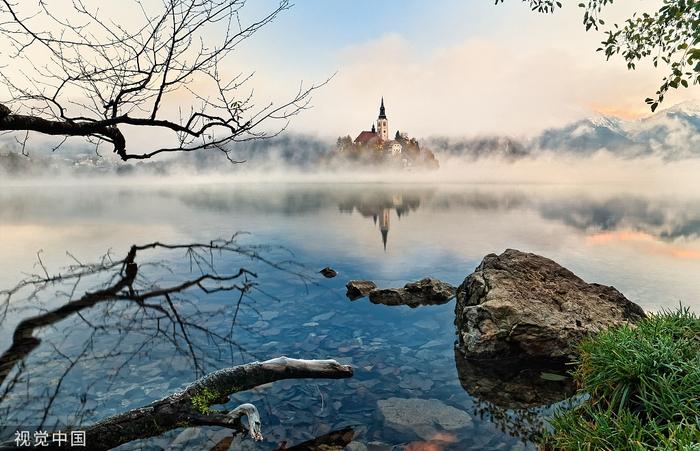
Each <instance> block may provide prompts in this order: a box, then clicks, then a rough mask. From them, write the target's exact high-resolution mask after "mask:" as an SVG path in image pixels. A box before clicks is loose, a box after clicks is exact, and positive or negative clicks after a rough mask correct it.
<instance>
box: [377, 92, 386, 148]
mask: <svg viewBox="0 0 700 451" xmlns="http://www.w3.org/2000/svg"><path fill="white" fill-rule="evenodd" d="M377 134H379V138H381V140H382V141H388V140H389V120H388V119H387V118H386V111H385V110H384V97H382V104H381V106H380V107H379V117H378V118H377Z"/></svg>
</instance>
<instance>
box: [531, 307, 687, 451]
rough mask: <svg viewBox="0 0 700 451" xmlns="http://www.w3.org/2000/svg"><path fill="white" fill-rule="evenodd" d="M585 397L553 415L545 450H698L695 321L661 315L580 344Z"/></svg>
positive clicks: (680, 313)
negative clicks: (551, 429)
mask: <svg viewBox="0 0 700 451" xmlns="http://www.w3.org/2000/svg"><path fill="white" fill-rule="evenodd" d="M578 355H579V358H578V361H577V362H576V366H575V370H574V371H573V377H574V380H575V381H576V383H577V384H578V387H579V389H580V391H581V393H582V394H585V396H586V397H587V399H586V400H585V401H584V402H583V403H582V404H581V405H579V406H578V407H576V408H574V409H571V410H568V411H561V412H559V413H557V414H556V415H555V417H554V419H553V420H552V425H553V426H554V432H553V433H552V434H550V435H549V436H548V437H547V438H546V439H545V442H544V444H543V448H544V449H574V450H593V449H595V450H598V449H606V450H647V449H660V450H698V451H700V318H698V316H696V315H695V314H693V313H692V312H690V310H689V309H687V308H683V307H679V309H678V310H677V311H673V312H669V311H666V312H661V313H658V314H654V315H652V316H650V317H649V318H647V319H644V320H642V321H641V322H639V323H637V324H636V325H635V326H624V327H620V328H615V329H610V330H607V331H604V332H601V333H599V334H597V335H596V336H594V337H592V338H589V339H588V340H585V341H584V342H582V343H581V344H580V345H579V352H578Z"/></svg>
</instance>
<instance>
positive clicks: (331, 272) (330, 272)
mask: <svg viewBox="0 0 700 451" xmlns="http://www.w3.org/2000/svg"><path fill="white" fill-rule="evenodd" d="M319 272H320V273H321V275H322V276H323V277H325V278H326V279H332V278H333V277H335V276H337V275H338V272H337V271H336V270H335V269H333V268H330V267H328V266H326V267H325V268H323V269H322V270H320V271H319Z"/></svg>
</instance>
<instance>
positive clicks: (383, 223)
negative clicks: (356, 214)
mask: <svg viewBox="0 0 700 451" xmlns="http://www.w3.org/2000/svg"><path fill="white" fill-rule="evenodd" d="M390 214H391V210H389V209H388V208H385V209H383V210H382V218H381V220H380V221H379V230H380V231H381V232H382V242H383V243H384V251H385V252H386V239H387V236H389V216H390Z"/></svg>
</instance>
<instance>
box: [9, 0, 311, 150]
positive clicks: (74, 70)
mask: <svg viewBox="0 0 700 451" xmlns="http://www.w3.org/2000/svg"><path fill="white" fill-rule="evenodd" d="M245 3H246V1H245V0H208V1H199V0H165V1H163V2H162V3H161V2H149V4H148V5H146V4H144V3H143V2H141V1H139V0H132V1H131V2H130V3H127V4H120V5H119V11H120V12H121V13H124V12H125V11H126V12H127V14H128V15H129V16H128V17H129V21H128V22H127V23H125V21H123V20H122V21H119V20H118V19H116V18H115V17H111V18H110V17H108V15H107V14H104V13H102V12H101V10H102V9H106V8H105V6H104V5H101V4H100V2H92V1H91V0H75V1H73V2H68V4H69V5H70V6H68V7H67V6H65V5H60V6H58V5H56V6H54V7H51V6H49V5H50V4H49V3H48V2H42V1H40V2H21V3H20V2H17V1H15V2H11V1H10V0H0V37H2V40H3V41H4V42H5V45H6V46H7V47H8V48H9V51H4V52H2V56H1V57H0V67H2V73H1V74H0V88H4V89H3V91H4V92H2V94H0V131H7V132H21V133H20V137H19V138H17V140H18V142H19V143H20V145H21V147H22V152H23V153H25V145H26V142H27V139H28V137H29V134H30V132H38V133H42V134H47V135H56V136H60V137H61V138H62V141H61V142H60V144H58V145H57V146H56V148H58V147H60V146H61V145H62V144H63V143H64V142H65V140H66V139H67V138H69V137H80V138H82V139H85V140H87V141H89V142H90V143H93V144H94V145H95V146H96V148H99V146H100V144H103V143H107V144H108V145H110V146H111V147H112V148H113V150H114V152H115V153H116V154H117V155H118V156H119V157H120V158H121V159H122V160H124V161H127V160H132V159H136V160H143V159H148V158H151V157H153V156H155V155H158V154H161V153H168V152H190V151H195V150H204V149H216V150H220V151H222V152H224V153H225V154H226V156H227V158H228V157H229V152H230V149H229V148H228V147H227V145H228V144H230V143H233V142H236V141H246V140H251V139H257V138H264V137H269V136H274V135H275V134H277V133H279V132H280V131H282V130H283V129H284V128H285V127H286V124H287V121H288V119H289V118H290V117H292V116H294V115H296V114H298V113H299V112H300V111H301V110H303V109H305V108H306V107H307V106H308V103H309V100H310V94H311V93H312V91H314V90H315V89H316V88H318V87H319V86H320V85H310V86H305V85H304V84H303V83H301V84H300V85H299V86H298V89H297V91H296V92H295V94H294V95H293V96H292V98H291V99H289V100H287V101H285V102H283V103H282V104H279V105H276V104H273V103H267V104H263V105H256V104H255V103H254V101H253V95H252V89H250V90H247V89H246V88H245V86H246V82H248V81H249V80H250V78H251V77H252V74H247V73H245V72H239V73H233V74H227V69H226V68H224V67H223V66H222V62H224V61H226V60H227V58H228V57H229V56H230V54H231V53H232V52H233V51H234V50H236V49H237V48H238V47H239V45H240V44H241V43H242V42H243V41H245V40H246V39H248V38H249V37H251V36H252V35H253V34H255V33H256V32H257V31H258V30H260V29H261V28H262V27H264V26H265V25H267V24H269V23H270V22H272V21H273V20H274V19H275V18H277V16H278V15H279V14H280V13H282V12H283V11H285V10H287V9H289V8H290V7H291V5H290V3H289V0H280V2H279V4H278V5H277V7H276V8H274V9H273V10H272V11H270V12H269V13H267V14H266V15H264V16H263V17H259V18H257V19H254V20H251V21H248V22H245V21H244V20H243V18H242V17H241V10H242V9H243V7H244V5H245ZM322 84H323V83H322ZM269 122H277V123H278V124H277V125H275V126H273V127H272V128H271V129H272V130H273V131H271V132H270V131H267V130H264V129H263V128H262V124H263V123H265V124H268V123H269ZM129 129H131V130H133V129H158V130H161V131H165V132H166V133H168V134H169V135H170V136H171V137H172V139H171V140H170V143H168V144H166V145H164V146H162V147H161V146H158V145H155V146H154V148H151V149H146V150H140V149H139V150H138V151H133V150H132V149H128V145H127V143H128V140H127V134H126V132H127V130H129ZM275 130H276V131H275ZM54 150H55V148H54ZM229 159H230V158H229Z"/></svg>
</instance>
